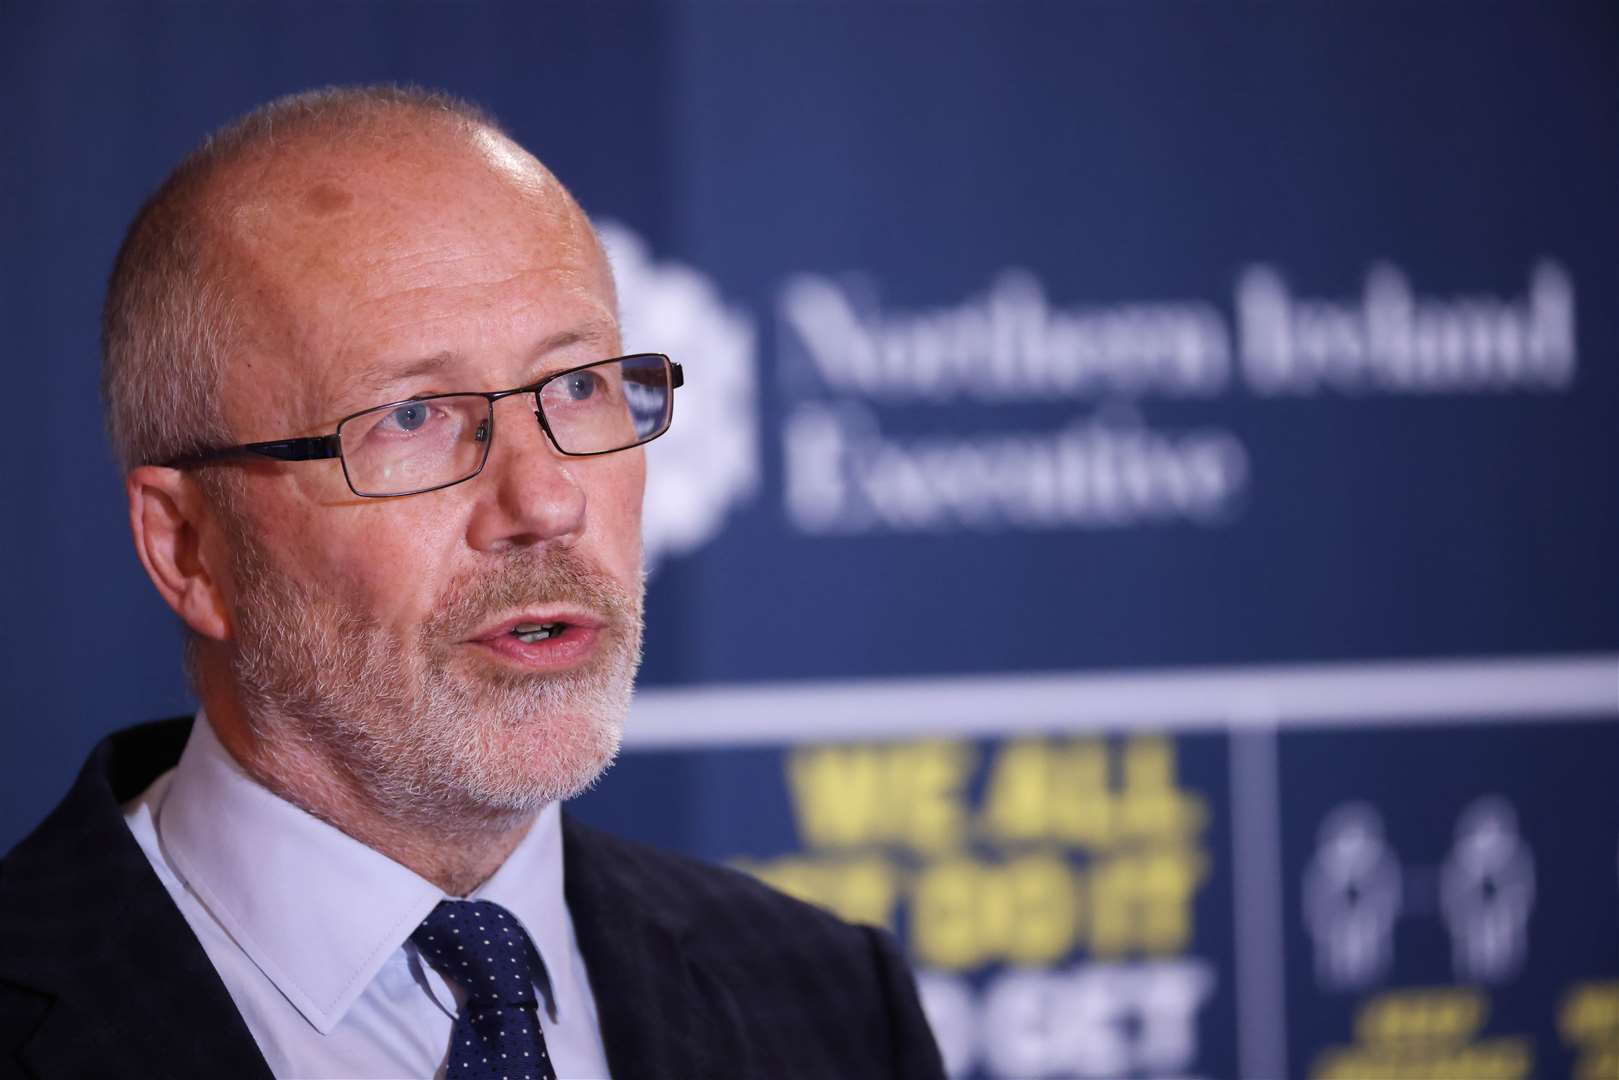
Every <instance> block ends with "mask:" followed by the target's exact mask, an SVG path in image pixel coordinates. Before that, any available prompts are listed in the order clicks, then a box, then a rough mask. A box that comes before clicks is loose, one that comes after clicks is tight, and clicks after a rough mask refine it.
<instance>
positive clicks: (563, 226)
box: [102, 86, 596, 471]
mask: <svg viewBox="0 0 1619 1080" xmlns="http://www.w3.org/2000/svg"><path fill="white" fill-rule="evenodd" d="M428 166H431V167H428ZM478 174H482V175H481V176H480V175H478ZM479 181H483V182H484V183H485V184H486V185H487V183H488V182H489V181H494V182H496V183H501V184H504V185H505V186H507V187H509V188H510V190H511V194H512V197H513V198H514V199H526V200H528V201H529V202H530V204H531V207H532V210H533V212H534V213H535V214H536V215H537V224H539V225H542V226H550V227H551V228H552V229H553V230H554V231H555V233H556V235H557V236H558V238H559V241H560V242H563V243H566V244H570V245H581V246H594V245H595V244H596V240H595V237H594V234H593V233H592V232H591V230H590V229H589V226H588V223H587V222H585V219H584V217H583V215H582V213H580V212H579V210H578V207H577V205H576V204H575V203H574V201H573V200H572V198H571V197H570V196H569V195H568V193H567V191H566V190H565V189H564V188H563V187H562V186H561V184H560V183H558V182H557V181H556V179H555V178H554V177H553V176H551V174H550V173H549V172H548V171H546V170H545V168H544V166H542V165H540V163H539V162H538V161H536V160H535V159H534V158H533V157H532V156H531V155H529V154H528V153H527V152H526V151H524V150H523V149H522V148H521V147H520V146H518V145H517V144H516V143H514V142H512V141H511V140H510V139H509V138H508V137H507V136H506V135H505V133H504V132H503V131H502V130H501V129H500V127H499V126H498V125H497V124H496V123H495V122H494V121H493V120H492V119H491V118H489V117H488V116H487V115H485V114H484V113H483V112H482V111H480V110H479V109H478V108H477V107H476V106H474V105H471V104H470V103H468V102H465V101H463V100H460V99H458V98H454V97H451V96H449V95H446V94H442V93H438V92H431V91H425V90H418V89H413V88H401V87H394V86H377V87H357V88H338V89H326V90H318V91H311V92H308V93H303V94H297V95H292V96H289V97H285V98H281V99H278V100H276V101H272V102H270V103H268V104H266V105H263V106H261V107H260V108H258V109H255V110H254V111H253V112H251V113H249V114H247V115H246V116H244V117H242V118H241V119H239V120H237V121H235V122H234V123H232V124H230V125H229V126H227V127H225V128H223V129H222V130H220V131H218V132H216V133H215V134H213V135H212V136H210V137H209V138H208V139H207V140H205V141H204V142H203V143H202V144H201V145H200V146H199V147H198V148H197V149H196V150H194V151H193V152H192V153H191V154H189V155H188V156H187V157H186V158H185V159H184V160H183V161H181V163H180V164H179V165H178V166H177V167H176V168H175V169H174V171H173V172H172V173H171V174H170V175H169V176H168V178H167V179H166V180H165V181H164V182H163V184H162V185H161V186H160V187H159V188H158V189H157V191H156V192H154V193H153V195H152V196H151V198H149V199H148V200H147V202H146V204H145V205H144V206H143V207H142V208H141V210H140V212H139V213H138V214H137V215H136V217H135V220H134V222H133V223H132V224H131V226H130V229H129V232H128V235H127V236H126V237H125V240H124V243H123V246H122V247H121V249H120V250H119V253H118V257H117V260H116V262H115V263H114V267H113V272H112V276H111V280H110V281H109V284H108V290H107V302H106V307H105V310H104V316H103V339H102V343H103V365H102V393H103V397H104V400H105V405H106V409H107V426H108V433H109V436H110V438H111V441H112V446H113V450H114V453H115V454H116V455H117V457H118V460H119V462H120V464H121V465H122V467H123V468H124V469H125V470H126V471H127V470H128V469H130V468H132V467H134V466H136V465H139V464H143V463H151V462H161V461H165V460H169V459H171V458H174V457H177V456H180V455H182V454H184V453H187V452H190V451H193V450H195V449H198V448H199V447H202V446H206V445H210V444H219V443H223V442H232V441H237V440H236V439H235V438H234V437H233V433H232V430H231V423H230V418H229V416H228V415H227V410H226V408H225V407H224V405H225V403H226V402H227V400H228V399H230V398H231V397H233V396H234V395H231V394H229V393H228V388H227V386H226V382H227V370H226V369H227V363H226V361H227V359H228V358H229V357H231V356H232V355H233V353H234V352H235V351H237V350H238V349H239V348H240V346H241V345H242V343H243V340H244V338H246V337H249V336H252V337H258V338H262V337H264V336H265V335H267V334H268V335H276V334H283V333H287V332H289V318H288V317H289V315H292V314H294V313H289V312H287V311H285V310H282V307H283V305H284V303H285V301H286V297H285V296H283V295H281V292H280V290H279V289H278V288H277V286H276V283H275V281H274V280H273V279H274V278H276V277H285V276H286V273H287V271H289V270H290V271H292V272H294V273H295V272H297V271H298V269H299V268H298V267H288V266H286V265H284V264H283V265H280V266H277V267H271V266H270V265H269V264H270V263H273V262H274V261H275V260H276V259H277V258H282V257H292V258H305V259H307V258H311V257H317V256H316V252H318V250H320V249H321V245H316V244H309V243H305V244H303V245H302V247H303V251H302V252H301V253H298V252H295V251H293V250H291V248H292V247H293V246H296V243H295V242H296V241H297V240H299V239H300V238H302V239H304V240H310V239H321V238H322V237H323V236H324V237H325V238H326V239H328V240H330V239H331V237H330V233H331V231H332V230H333V229H334V228H337V227H340V226H341V225H342V224H343V223H345V222H346V223H347V224H348V225H350V226H353V227H362V228H363V227H365V225H366V221H365V217H364V216H365V215H367V214H370V215H371V217H372V219H373V220H376V216H377V213H378V212H379V211H380V210H385V209H386V207H383V206H380V205H379V201H378V199H377V198H376V196H377V195H378V194H379V193H380V192H379V188H380V187H381V186H383V185H392V186H393V187H394V188H395V196H396V197H397V198H399V199H409V198H422V197H426V198H435V197H436V198H440V199H442V200H443V205H444V207H445V209H446V211H447V212H450V211H453V208H454V206H455V203H456V194H455V191H454V188H455V186H456V185H461V184H468V183H477V182H479ZM435 185H437V187H436V188H435ZM412 188H414V190H411V189H412ZM367 189H369V191H368V190H367ZM366 194H369V195H371V196H372V197H371V198H370V199H368V200H363V202H357V200H359V199H360V198H361V196H364V195H366ZM324 250H326V251H328V252H338V251H340V245H338V244H334V243H327V244H325V245H324ZM272 270H273V271H275V272H270V271H272Z"/></svg>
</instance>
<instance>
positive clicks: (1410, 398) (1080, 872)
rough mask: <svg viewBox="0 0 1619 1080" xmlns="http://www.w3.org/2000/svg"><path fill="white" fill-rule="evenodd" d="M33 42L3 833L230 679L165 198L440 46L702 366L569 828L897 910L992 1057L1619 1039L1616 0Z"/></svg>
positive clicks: (1007, 1060) (136, 8)
mask: <svg viewBox="0 0 1619 1080" xmlns="http://www.w3.org/2000/svg"><path fill="white" fill-rule="evenodd" d="M0 42H3V44H0V50H3V54H0V55H3V60H4V62H3V63H0V87H3V90H4V100H5V101H6V103H7V105H8V108H6V109H4V110H0V113H3V116H4V118H3V120H0V123H3V124H4V125H5V128H6V130H5V134H6V138H5V140H4V141H5V145H6V146H7V147H8V148H9V152H8V153H7V154H5V155H4V157H3V159H0V184H3V191H0V194H3V196H4V197H3V199H0V205H3V209H0V213H3V214H4V215H5V217H4V221H5V226H4V235H3V239H4V251H5V256H6V257H5V260H4V265H3V269H0V274H3V282H0V285H3V287H0V297H3V300H0V303H3V304H4V311H5V316H6V325H7V328H8V335H7V340H8V356H9V358H10V363H9V364H8V365H7V378H8V385H7V391H8V396H9V404H10V407H9V408H8V409H7V410H6V417H7V422H8V425H9V433H10V436H11V437H10V438H9V439H8V440H7V441H6V448H7V454H6V455H5V462H6V463H5V465H4V466H3V467H0V468H3V470H4V480H5V492H6V500H7V505H8V507H9V513H8V514H7V517H6V526H5V541H4V549H3V552H4V567H5V571H6V572H5V573H4V575H3V576H0V582H3V584H0V589H3V590H4V591H3V593H0V602H3V603H4V606H5V609H6V610H7V611H8V613H9V614H8V617H7V618H6V619H5V620H4V622H3V624H0V625H3V630H0V633H3V635H4V639H3V642H0V645H3V648H0V664H3V665H4V671H5V689H6V694H5V705H4V709H5V723H4V727H3V729H0V846H9V845H10V843H12V842H14V841H15V840H16V839H17V838H19V837H20V836H22V835H23V833H24V832H25V831H26V830H27V828H28V827H29V826H30V824H31V823H32V822H33V821H35V820H37V818H38V817H39V816H40V815H41V814H42V813H43V812H44V811H45V809H46V808H47V807H48V806H49V805H50V804H51V803H52V802H53V801H54V799H55V798H56V797H57V796H58V795H59V793H60V792H61V791H62V790H63V789H64V787H65V786H66V784H67V783H68V782H69V780H70V778H71V776H72V774H73V771H74V770H75V768H76V767H77V763H78V762H79V761H80V760H81V758H82V755H83V754H84V752H85V751H86V750H87V749H88V747H89V746H90V745H91V744H92V743H93V742H94V741H95V739H96V738H98V737H99V736H100V735H101V734H102V733H104V732H106V731H108V730H110V729H112V728H114V727H117V726H121V725H124V724H127V723H130V722H133V721H136V720H140V719H143V718H148V717H152V716H156V715H160V714H173V713H176V712H180V711H184V710H187V709H188V708H190V702H189V699H188V697H187V694H186V690H185V686H184V681H183V679H182V677H181V675H180V671H179V665H178V651H177V642H178V635H177V632H176V629H175V625H174V622H173V620H172V618H171V616H170V615H169V614H168V612H167V611H166V609H164V608H163V607H162V606H161V604H160V603H159V601H158V600H157V598H156V596H155V595H154V594H153V592H152V591H151V589H150V587H149V585H148V584H147V582H146V580H145V578H144V576H143V575H142V574H141V572H140V570H139V567H138V565H137V564H136V561H135V559H134V558H133V555H132V552H131V551H130V547H129V543H128V540H127V530H126V526H125V523H124V515H123V506H122V501H121V494H120V486H119V477H118V476H117V475H116V473H115V470H114V468H113V466H112V464H111V461H110V455H109V453H108V450H107V448H106V445H105V441H104V439H103V438H102V436H101V432H100V419H99V408H98V402H97V398H96V379H97V365H98V362H99V358H98V344H97V323H98V311H99V305H100V300H101V293H102V287H103V283H104V279H105V274H106V271H107V269H108V267H109V266H110V263H111V259H112V255H113V253H114V251H115V249H116V246H117V244H118V242H119V240H120V238H121V236H122V231H123V228H124V227H125V225H126V223H127V221H128V220H129V218H130V216H131V215H132V214H133V212H134V210H135V209H136V207H137V206H138V205H139V203H140V201H141V200H142V199H143V197H144V196H145V194H146V193H147V192H148V191H150V190H151V188H152V187H154V186H155V185H156V184H157V182H158V181H159V180H160V179H161V178H162V176H163V175H164V173H165V172H166V170H167V169H168V168H169V167H170V166H171V165H172V164H173V163H174V162H175V161H176V160H177V159H178V158H179V157H180V156H181V155H182V154H183V153H184V152H185V151H186V150H187V149H188V148H189V147H190V146H191V145H193V144H194V143H195V142H196V141H197V140H198V139H199V138H200V136H201V135H203V134H204V133H205V132H207V131H208V130H210V129H212V128H213V127H216V126H217V125H219V124H221V123H223V122H224V121H226V120H228V119H230V118H231V117H232V116H234V115H236V114H238V113H240V112H242V111H244V110H246V109H248V108H250V107H252V106H253V105H255V104H258V103H260V102H262V101H264V100H266V99H268V98H270V97H272V96H275V95H278V94H281V93H285V92H289V91H294V90H300V89H305V88H308V87H311V86H315V85H320V84H326V83H332V82H363V81H376V80H402V81H411V82H419V83H424V84H428V85H433V86H440V87H444V88H447V89H450V90H452V91H455V92H457V93H460V94H463V95H466V96H469V97H471V98H473V99H474V100H476V101H478V102H479V103H481V104H483V105H484V106H486V107H488V108H489V109H491V110H492V111H493V112H494V113H495V114H496V115H498V116H499V117H500V118H501V119H502V120H503V121H504V122H505V123H506V124H507V125H508V126H509V128H510V129H511V130H512V132H513V133H514V134H515V135H516V136H517V137H518V138H519V140H521V141H522V142H523V143H524V144H525V145H527V146H529V147H530V148H532V149H533V150H535V151H536V153H538V154H539V155H540V156H541V157H542V158H543V159H544V160H545V161H546V162H547V163H548V164H549V165H550V166H551V167H552V168H553V169H554V170H555V171H556V172H557V173H558V175H559V176H561V177H562V178H563V180H564V181H565V182H566V183H568V184H569V186H570V187H571V188H572V189H573V190H574V192H575V193H576V194H577V195H578V197H579V199H580V201H581V202H582V203H583V204H584V205H585V207H586V209H587V210H589V211H590V212H591V214H592V215H593V216H594V217H595V218H596V219H597V221H598V223H599V224H600V225H601V227H602V229H603V233H604V236H605V237H606V239H607V240H608V243H609V246H610V249H611V253H612V256H613V258H614V262H615V266H616V269H617V271H618V273H619V276H620V285H621V291H622V294H623V302H624V307H625V314H626V320H627V341H628V344H629V345H630V346H631V347H632V348H648V349H658V350H663V351H668V352H670V353H671V354H673V355H674V356H675V357H676V358H677V359H679V360H681V361H682V362H683V363H684V364H685V365H686V369H687V372H688V381H689V386H688V387H687V388H686V389H684V390H682V391H681V395H680V399H679V402H678V409H677V414H678V415H677V419H676V423H675V429H674V430H673V431H672V432H671V433H670V435H669V436H668V437H667V438H666V439H664V440H662V441H661V442H660V443H658V444H656V445H655V446H654V447H652V448H651V449H650V451H649V465H650V480H649V491H648V504H647V522H646V539H647V552H648V562H649V565H650V567H651V569H652V584H651V591H650V594H649V601H648V603H649V625H648V637H647V659H646V664H645V667H644V670H643V677H642V687H643V691H642V693H641V696H640V698H639V699H638V703H637V706H636V710H635V712H634V714H633V716H632V719H631V725H630V732H629V740H630V742H629V748H628V751H627V753H626V755H625V757H624V759H623V760H622V761H621V763H620V764H619V765H618V766H617V768H616V769H615V771H614V772H613V773H612V774H610V776H609V778H608V779H607V781H606V782H605V783H604V784H603V785H602V786H601V787H600V788H599V789H598V790H597V791H596V792H594V793H592V794H591V795H589V796H587V797H585V798H584V799H582V800H580V801H579V803H578V804H577V808H576V809H577V812H578V813H580V814H581V815H583V816H586V817H589V818H592V819H594V820H597V821H599V822H602V823H604V824H607V825H609V826H610V827H613V828H615V829H617V830H619V831H621V832H625V833H630V834H634V835H638V836H642V837H645V838H648V839H651V840H654V841H656V842H660V843H663V844H665V845H669V846H673V847H678V848H681V849H684V850H688V851H691V852H694V853H696V854H698V855H701V856H704V857H707V858H711V859H714V860H719V861H726V862H731V863H733V864H735V865H738V866H741V867H743V868H745V869H747V870H749V871H751V872H754V873H758V874H760V875H761V876H763V877H765V878H767V879H768V880H771V881H773V882H776V883H777V884H779V885H781V886H782V887H784V888H787V889H789V890H791V891H794V892H797V893H799V894H800V895H804V896H806V897H809V898H811V899H814V900H817V901H818V902H821V903H825V904H827V905H829V906H832V907H834V908H836V909H838V910H840V911H842V912H844V913H845V914H848V915H850V916H851V917H856V918H862V919H865V920H868V921H874V922H878V923H882V924H884V925H887V926H889V927H890V928H892V929H894V930H895V931H896V933H898V934H899V935H900V937H901V940H902V941H903V943H904V944H905V945H906V947H907V949H908V950H909V951H910V953H911V955H912V957H913V959H914V960H915V962H916V963H917V965H918V969H919V971H920V973H921V981H922V986H923V991H924V997H925V1000H926V1003H927V1006H928V1009H929V1013H930V1016H931V1017H932V1018H933V1020H934V1022H935V1026H936V1029H937V1030H938V1032H939V1035H940V1041H941V1044H942V1045H943V1047H944V1049H945V1052H946V1056H947V1059H948V1061H949V1063H950V1065H951V1068H952V1071H954V1072H957V1073H960V1074H972V1075H983V1076H1008V1077H1013V1076H1015V1077H1036V1076H1097V1077H1101V1076H1134V1077H1169V1076H1193V1075H1203V1076H1237V1075H1243V1076H1249V1077H1275V1076H1282V1075H1290V1076H1291V1075H1298V1076H1303V1075H1315V1076H1340V1077H1347V1076H1367V1075H1417V1074H1424V1071H1425V1070H1426V1071H1427V1073H1428V1074H1437V1073H1436V1072H1435V1070H1439V1071H1443V1070H1446V1069H1448V1070H1450V1072H1449V1074H1450V1075H1468V1076H1478V1077H1496V1076H1501V1077H1508V1076H1529V1075H1562V1074H1569V1073H1572V1072H1574V1071H1576V1070H1588V1071H1586V1072H1585V1073H1583V1075H1592V1076H1596V1075H1614V1074H1615V1073H1614V1072H1613V1071H1612V1070H1615V1068H1616V1063H1619V861H1616V857H1619V797H1616V796H1615V794H1614V793H1615V791H1619V784H1616V783H1615V780H1616V765H1619V745H1616V743H1619V727H1616V724H1615V721H1616V719H1619V575H1615V574H1614V573H1613V558H1612V555H1613V552H1614V551H1615V549H1616V542H1619V365H1616V363H1615V360H1616V354H1619V260H1616V259H1615V252H1616V251H1619V200H1616V199H1615V192H1619V9H1615V8H1614V7H1613V6H1612V5H1610V4H1606V3H1603V4H1589V5H1578V4H1530V3H1520V4H1483V3H1471V4H1448V3H1446V4H1440V3H1398V4H1340V5H1327V4H1297V5H1277V4H1264V5H1258V4H1252V5H1249V4H1243V5H1235V4H1194V3H1163V2H1157V3H1100V2H1098V3H1071V2H1055V0H1051V2H1032V0H1031V2H1004V3H989V2H982V0H960V2H944V0H913V2H898V0H891V2H866V3H853V2H851V3H832V2H814V3H812V2H807V0H800V2H792V0H780V2H765V0H748V2H740V0H739V2H721V0H687V2H672V0H671V2H664V3H650V2H649V3H590V4H583V3H581V4H568V5H562V4H527V3H521V4H520V3H511V4H497V3H476V4H475V3H453V2H435V3H427V2H419V3H389V4H384V3H360V2H345V3H329V2H321V3H297V2H281V3H250V2H239V3H231V4H219V5H203V4H194V3H133V2H131V3H75V2H63V3H45V2H43V0H39V2H35V0H23V2H20V3H12V4H8V5H6V6H4V8H3V9H0ZM424 497H431V496H424ZM1603 1069H1607V1070H1610V1071H1606V1072H1604V1071H1601V1070H1603Z"/></svg>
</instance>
